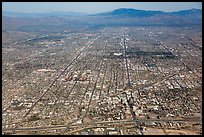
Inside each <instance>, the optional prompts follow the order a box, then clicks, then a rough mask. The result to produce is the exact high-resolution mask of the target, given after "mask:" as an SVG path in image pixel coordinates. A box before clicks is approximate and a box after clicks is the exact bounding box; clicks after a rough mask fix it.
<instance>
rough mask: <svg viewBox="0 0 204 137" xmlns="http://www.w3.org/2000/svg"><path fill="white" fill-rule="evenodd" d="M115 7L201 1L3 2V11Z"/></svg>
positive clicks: (167, 7) (172, 6) (166, 7)
mask: <svg viewBox="0 0 204 137" xmlns="http://www.w3.org/2000/svg"><path fill="white" fill-rule="evenodd" d="M117 8H135V9H144V10H161V11H178V10H184V9H191V8H198V9H202V2H3V8H2V9H3V11H14V12H25V13H32V12H35V13H42V12H56V11H59V12H70V11H72V12H84V13H99V12H106V11H111V10H114V9H117Z"/></svg>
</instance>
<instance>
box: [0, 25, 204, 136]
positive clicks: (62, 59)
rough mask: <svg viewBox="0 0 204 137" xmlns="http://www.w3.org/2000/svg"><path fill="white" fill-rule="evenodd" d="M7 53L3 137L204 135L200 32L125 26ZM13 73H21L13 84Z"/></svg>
mask: <svg viewBox="0 0 204 137" xmlns="http://www.w3.org/2000/svg"><path fill="white" fill-rule="evenodd" d="M192 31H197V32H196V33H194V32H192ZM192 34H194V35H192ZM189 37H190V38H191V39H190V38H189ZM73 39H74V40H73ZM20 45H21V46H20ZM31 45H32V47H31ZM23 46H24V47H26V48H23ZM20 47H21V49H20V50H19V48H20ZM3 53H5V55H7V56H9V54H12V55H13V56H12V57H13V59H12V61H11V63H10V62H6V60H4V54H3V66H5V67H4V68H6V69H5V70H3V73H4V72H5V74H4V75H3V81H2V82H3V91H6V92H3V94H2V95H3V96H2V97H3V106H2V107H3V108H2V109H3V110H2V111H3V121H2V122H3V133H5V134H84V135H86V134H87V135H88V134H109V135H114V134H115V135H125V134H144V135H148V134H167V135H168V134H170V135H171V134H200V133H201V131H202V112H201V102H202V80H201V79H202V63H201V62H202V58H201V57H202V39H201V32H199V30H196V29H195V30H191V29H185V28H181V29H178V28H173V27H119V28H117V29H115V28H108V29H107V28H106V29H101V30H97V31H87V32H84V33H75V34H60V35H57V36H52V37H51V36H49V35H46V36H44V37H39V38H36V39H28V40H25V41H24V42H22V43H20V44H18V43H15V48H13V47H12V48H3ZM15 54H22V56H21V57H22V58H21V59H19V58H15ZM25 54H29V56H28V58H24V56H26V55H25ZM5 59H7V58H5ZM10 60H11V59H10ZM19 60H20V61H19ZM6 72H7V73H6ZM8 72H10V73H8ZM12 73H13V75H15V74H18V77H16V79H15V82H13V83H12V81H8V78H9V77H11V76H9V74H10V75H12ZM12 77H13V76H12ZM14 90H15V92H13V91H14Z"/></svg>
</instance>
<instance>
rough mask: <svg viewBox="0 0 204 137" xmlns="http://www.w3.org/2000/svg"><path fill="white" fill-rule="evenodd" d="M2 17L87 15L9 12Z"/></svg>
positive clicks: (79, 14) (77, 13)
mask: <svg viewBox="0 0 204 137" xmlns="http://www.w3.org/2000/svg"><path fill="white" fill-rule="evenodd" d="M2 14H3V16H7V17H14V18H37V17H50V16H54V17H55V16H59V17H60V16H84V15H88V14H86V13H81V12H49V13H22V12H10V11H3V12H2Z"/></svg>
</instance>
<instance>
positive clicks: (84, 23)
mask: <svg viewBox="0 0 204 137" xmlns="http://www.w3.org/2000/svg"><path fill="white" fill-rule="evenodd" d="M2 14H3V17H2V23H3V25H2V26H3V31H6V30H21V31H42V30H46V29H48V30H49V29H50V28H52V30H60V29H64V28H69V29H81V28H98V27H109V26H140V25H142V26H155V25H162V26H189V25H202V10H201V9H189V10H181V11H176V12H163V11H149V10H138V9H128V8H120V9H116V10H113V11H110V12H104V13H98V14H85V13H77V12H54V13H16V12H5V11H3V13H2ZM53 28H54V29H53Z"/></svg>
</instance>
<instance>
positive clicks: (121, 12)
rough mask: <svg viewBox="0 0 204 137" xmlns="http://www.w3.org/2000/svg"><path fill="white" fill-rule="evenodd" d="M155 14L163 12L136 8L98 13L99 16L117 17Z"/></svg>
mask: <svg viewBox="0 0 204 137" xmlns="http://www.w3.org/2000/svg"><path fill="white" fill-rule="evenodd" d="M155 14H164V12H162V11H147V10H138V9H126V8H121V9H116V10H113V11H111V12H106V13H100V14H97V15H101V16H118V17H150V16H153V15H155Z"/></svg>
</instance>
